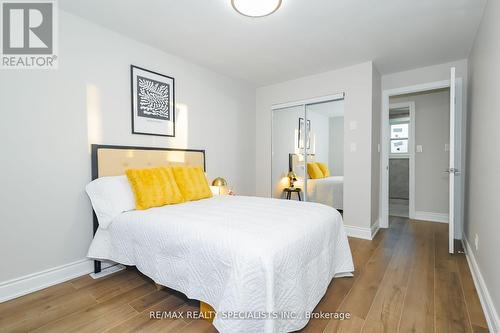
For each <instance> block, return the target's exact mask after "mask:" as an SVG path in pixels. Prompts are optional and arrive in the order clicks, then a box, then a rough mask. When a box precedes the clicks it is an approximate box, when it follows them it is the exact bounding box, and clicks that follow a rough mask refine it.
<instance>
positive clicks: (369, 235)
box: [344, 220, 379, 240]
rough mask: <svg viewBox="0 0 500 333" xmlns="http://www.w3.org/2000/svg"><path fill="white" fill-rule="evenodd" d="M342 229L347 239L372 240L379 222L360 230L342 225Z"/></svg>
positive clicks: (359, 228)
mask: <svg viewBox="0 0 500 333" xmlns="http://www.w3.org/2000/svg"><path fill="white" fill-rule="evenodd" d="M344 228H345V232H346V233H347V236H349V237H354V238H361V239H367V240H372V239H373V237H375V235H376V234H377V232H378V230H379V222H378V220H377V222H376V223H375V224H374V225H372V226H371V228H362V227H356V226H353V225H344Z"/></svg>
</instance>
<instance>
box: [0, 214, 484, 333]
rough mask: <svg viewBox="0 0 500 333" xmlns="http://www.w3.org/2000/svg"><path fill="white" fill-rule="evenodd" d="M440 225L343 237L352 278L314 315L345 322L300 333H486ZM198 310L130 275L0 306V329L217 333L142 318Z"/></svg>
mask: <svg viewBox="0 0 500 333" xmlns="http://www.w3.org/2000/svg"><path fill="white" fill-rule="evenodd" d="M447 227H448V226H447V225H446V224H441V223H430V222H420V221H418V222H415V221H408V220H407V219H403V218H392V220H391V228H390V229H387V230H381V231H380V232H379V233H378V235H377V236H376V237H375V239H374V240H373V241H366V240H361V239H355V238H352V239H350V240H349V242H350V245H351V250H352V253H353V257H354V262H355V267H356V272H355V273H354V277H353V278H341V279H334V280H333V282H332V283H331V284H330V287H329V288H328V291H327V293H326V295H325V296H324V297H323V299H322V300H321V302H320V303H319V304H318V306H317V307H316V310H315V311H317V312H319V311H323V312H333V311H344V312H349V313H350V314H351V316H352V318H351V319H350V320H344V321H339V320H323V319H312V320H311V321H310V322H309V324H308V325H307V326H306V327H305V328H304V329H303V330H302V331H301V332H307V333H312V332H314V333H318V332H398V331H399V332H453V333H455V332H475V333H479V332H487V331H488V329H487V324H486V320H485V317H484V314H483V311H482V309H481V305H480V303H479V299H478V296H477V292H476V289H475V287H474V283H473V280H472V277H471V274H470V271H469V267H468V265H467V261H466V259H465V257H464V255H462V254H457V255H453V256H452V255H449V254H448V253H447V244H448V243H447ZM197 309H198V302H197V301H194V300H188V299H187V298H186V297H185V296H184V295H182V294H181V293H178V292H175V291H173V290H170V289H161V290H157V288H156V287H155V285H154V283H153V282H152V281H151V280H150V279H149V278H147V277H145V276H143V275H141V274H140V273H138V272H137V271H136V270H135V269H133V268H132V269H128V270H126V271H122V272H119V273H116V274H114V275H111V276H109V277H106V278H102V279H99V280H93V279H91V278H90V277H88V276H84V277H81V278H78V279H75V280H72V281H68V282H66V283H62V284H59V285H56V286H53V287H50V288H47V289H44V290H42V291H39V292H36V293H33V294H30V295H27V296H24V297H21V298H18V299H15V300H12V301H9V302H5V303H2V304H0V332H27V331H32V332H104V331H106V332H116V333H122V332H160V331H161V332H183V333H186V332H216V330H215V329H214V328H213V326H212V325H211V324H210V323H209V322H207V321H205V320H196V319H187V318H178V319H175V318H172V319H162V320H159V319H151V318H150V313H151V311H171V310H176V311H182V312H186V311H192V310H197Z"/></svg>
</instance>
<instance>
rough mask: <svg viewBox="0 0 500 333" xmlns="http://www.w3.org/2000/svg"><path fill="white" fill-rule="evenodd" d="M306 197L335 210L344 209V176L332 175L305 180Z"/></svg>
mask: <svg viewBox="0 0 500 333" xmlns="http://www.w3.org/2000/svg"><path fill="white" fill-rule="evenodd" d="M307 198H308V200H309V201H313V202H317V203H321V204H324V205H327V206H330V207H333V208H335V209H337V210H343V209H344V177H343V176H332V177H326V178H319V179H308V180H307Z"/></svg>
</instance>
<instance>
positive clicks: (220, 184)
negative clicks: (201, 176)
mask: <svg viewBox="0 0 500 333" xmlns="http://www.w3.org/2000/svg"><path fill="white" fill-rule="evenodd" d="M212 186H215V187H217V188H218V191H219V195H220V194H221V188H222V187H226V186H227V181H226V180H225V179H224V178H221V177H217V178H215V179H214V180H213V182H212Z"/></svg>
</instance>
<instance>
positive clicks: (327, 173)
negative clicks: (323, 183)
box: [316, 162, 330, 177]
mask: <svg viewBox="0 0 500 333" xmlns="http://www.w3.org/2000/svg"><path fill="white" fill-rule="evenodd" d="M316 164H317V165H318V167H319V169H320V170H321V172H322V173H323V177H330V170H328V167H327V166H326V164H325V163H321V162H316Z"/></svg>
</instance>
